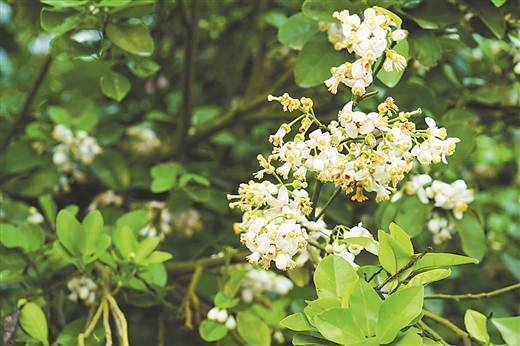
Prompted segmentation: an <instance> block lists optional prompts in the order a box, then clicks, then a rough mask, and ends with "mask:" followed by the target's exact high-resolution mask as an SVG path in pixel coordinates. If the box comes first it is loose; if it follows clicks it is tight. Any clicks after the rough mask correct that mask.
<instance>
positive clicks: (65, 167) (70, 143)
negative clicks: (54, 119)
mask: <svg viewBox="0 0 520 346" xmlns="http://www.w3.org/2000/svg"><path fill="white" fill-rule="evenodd" d="M52 137H53V138H54V139H55V140H56V141H58V142H60V144H58V145H56V146H55V147H54V148H53V150H52V151H53V155H52V162H53V163H54V164H55V165H56V167H57V168H58V172H59V173H60V175H61V176H60V187H61V189H63V190H64V191H65V192H67V191H68V190H70V186H69V179H68V177H67V176H72V178H73V179H75V180H77V181H83V180H84V179H85V173H84V172H83V171H81V169H80V164H81V165H90V164H91V163H92V161H94V158H95V157H96V156H97V155H99V154H101V153H102V152H103V150H102V149H101V147H100V146H99V145H98V143H97V141H96V139H95V138H94V137H90V136H89V135H88V133H87V132H85V131H78V132H77V133H76V135H75V136H74V133H73V132H72V130H71V129H69V128H68V127H65V126H64V125H62V124H59V125H56V127H55V128H54V130H53V131H52Z"/></svg>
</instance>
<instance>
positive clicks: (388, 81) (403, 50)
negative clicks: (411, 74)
mask: <svg viewBox="0 0 520 346" xmlns="http://www.w3.org/2000/svg"><path fill="white" fill-rule="evenodd" d="M394 50H395V51H396V52H397V53H398V54H400V55H402V56H404V58H405V59H406V60H407V61H408V39H406V38H405V39H404V40H402V41H401V42H399V43H398V44H397V45H396V46H395V48H394ZM381 59H386V58H385V56H383V57H382V58H381ZM405 70H406V68H404V69H402V70H401V71H397V70H396V69H395V68H393V69H392V71H390V72H386V71H385V70H382V71H381V72H379V73H378V74H377V79H379V80H380V81H381V82H382V83H383V84H384V85H386V86H387V87H389V88H393V87H395V86H396V85H397V84H398V83H399V81H400V80H401V78H402V77H403V75H404V71H405Z"/></svg>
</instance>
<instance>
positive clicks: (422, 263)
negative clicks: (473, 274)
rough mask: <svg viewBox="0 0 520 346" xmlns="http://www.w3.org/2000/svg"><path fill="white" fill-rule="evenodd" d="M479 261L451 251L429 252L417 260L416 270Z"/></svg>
mask: <svg viewBox="0 0 520 346" xmlns="http://www.w3.org/2000/svg"><path fill="white" fill-rule="evenodd" d="M468 263H478V261H477V260H476V259H473V258H470V257H466V256H461V255H454V254H450V253H427V254H426V255H424V256H423V257H422V258H421V259H420V260H418V261H417V262H415V265H414V270H419V269H425V268H435V267H447V266H455V265H460V264H468Z"/></svg>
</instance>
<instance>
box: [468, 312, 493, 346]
mask: <svg viewBox="0 0 520 346" xmlns="http://www.w3.org/2000/svg"><path fill="white" fill-rule="evenodd" d="M464 326H465V327H466V330H467V331H468V333H469V334H470V335H471V336H472V337H474V338H475V339H477V340H478V341H480V342H484V343H486V344H487V343H489V334H488V331H487V317H486V316H485V315H483V314H481V313H480V312H478V311H475V310H471V309H468V310H466V313H465V314H464Z"/></svg>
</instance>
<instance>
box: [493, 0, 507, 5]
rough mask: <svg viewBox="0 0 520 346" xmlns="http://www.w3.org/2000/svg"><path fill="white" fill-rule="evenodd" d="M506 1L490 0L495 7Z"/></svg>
mask: <svg viewBox="0 0 520 346" xmlns="http://www.w3.org/2000/svg"><path fill="white" fill-rule="evenodd" d="M506 1H507V0H491V2H492V3H493V5H495V6H496V7H501V6H502V5H503V4H505V3H506Z"/></svg>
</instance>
